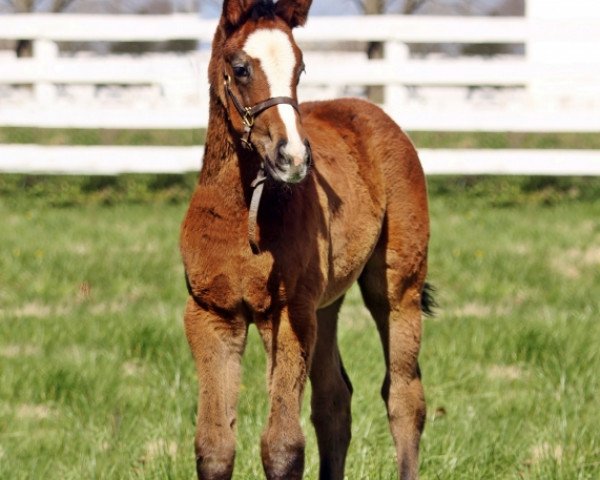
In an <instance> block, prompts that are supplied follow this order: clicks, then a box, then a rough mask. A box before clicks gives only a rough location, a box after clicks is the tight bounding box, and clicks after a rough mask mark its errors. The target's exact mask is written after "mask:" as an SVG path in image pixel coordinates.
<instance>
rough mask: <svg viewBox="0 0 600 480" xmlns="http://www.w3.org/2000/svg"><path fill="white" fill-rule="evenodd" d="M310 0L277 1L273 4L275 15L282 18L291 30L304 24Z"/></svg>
mask: <svg viewBox="0 0 600 480" xmlns="http://www.w3.org/2000/svg"><path fill="white" fill-rule="evenodd" d="M311 4H312V0H279V1H278V2H277V3H276V4H275V13H277V16H279V17H281V18H283V19H284V20H285V21H286V22H287V24H288V25H289V26H290V27H291V28H295V27H301V26H302V25H304V24H305V23H306V17H308V10H309V9H310V5H311Z"/></svg>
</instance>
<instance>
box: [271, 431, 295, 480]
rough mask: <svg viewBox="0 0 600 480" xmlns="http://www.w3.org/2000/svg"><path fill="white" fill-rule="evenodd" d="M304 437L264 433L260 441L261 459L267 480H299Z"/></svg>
mask: <svg viewBox="0 0 600 480" xmlns="http://www.w3.org/2000/svg"><path fill="white" fill-rule="evenodd" d="M305 443H306V442H305V440H304V436H303V435H302V434H301V433H300V435H293V434H291V433H290V432H282V433H281V434H280V435H272V434H270V433H269V432H265V434H263V436H262V440H261V457H262V462H263V468H264V470H265V474H266V476H267V479H268V480H296V479H298V480H300V479H301V478H302V472H303V470H304V447H305Z"/></svg>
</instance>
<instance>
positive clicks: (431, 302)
mask: <svg viewBox="0 0 600 480" xmlns="http://www.w3.org/2000/svg"><path fill="white" fill-rule="evenodd" d="M434 292H435V287H434V286H433V285H431V284H430V283H428V282H425V285H424V286H423V291H422V292H421V311H422V312H423V313H424V314H425V315H426V316H428V317H433V316H434V315H435V308H436V307H437V306H438V304H437V303H436V301H435V298H433V294H434Z"/></svg>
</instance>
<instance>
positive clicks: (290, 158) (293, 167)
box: [265, 140, 312, 183]
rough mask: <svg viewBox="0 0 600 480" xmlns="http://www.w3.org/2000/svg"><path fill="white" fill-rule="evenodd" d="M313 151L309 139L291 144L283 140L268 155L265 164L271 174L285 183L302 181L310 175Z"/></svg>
mask: <svg viewBox="0 0 600 480" xmlns="http://www.w3.org/2000/svg"><path fill="white" fill-rule="evenodd" d="M311 163H312V151H311V148H310V144H309V143H308V140H305V141H304V142H303V143H299V144H297V145H291V144H289V143H288V142H287V141H285V140H281V141H280V142H279V143H278V144H277V146H276V147H275V149H274V151H273V152H272V153H271V154H270V155H268V156H267V161H266V162H265V166H266V169H267V172H268V173H269V175H270V176H271V177H272V178H273V179H274V180H277V181H280V182H283V183H300V182H301V181H302V180H304V179H305V178H306V176H307V175H308V171H309V168H310V165H311Z"/></svg>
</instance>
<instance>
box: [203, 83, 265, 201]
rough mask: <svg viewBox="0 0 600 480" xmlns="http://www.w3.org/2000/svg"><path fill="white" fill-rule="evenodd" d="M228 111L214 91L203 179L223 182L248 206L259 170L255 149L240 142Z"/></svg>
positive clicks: (229, 190)
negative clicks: (246, 147) (244, 147)
mask: <svg viewBox="0 0 600 480" xmlns="http://www.w3.org/2000/svg"><path fill="white" fill-rule="evenodd" d="M237 144H238V140H237V139H235V138H234V136H233V132H232V130H231V127H230V124H229V120H228V118H227V111H226V109H225V107H224V106H223V104H222V103H221V102H220V100H219V99H218V98H217V96H216V95H215V94H214V93H212V92H211V99H210V107H209V118H208V129H207V132H206V148H205V151H204V160H203V166H202V171H201V172H200V179H199V182H200V184H201V185H207V186H208V185H212V186H219V187H222V188H223V189H226V190H227V191H228V192H229V193H230V194H232V195H234V196H236V197H237V198H236V199H237V200H238V201H239V202H242V203H243V204H244V205H245V206H246V207H247V206H248V205H249V202H250V197H251V188H252V187H251V183H252V181H253V180H254V178H255V177H256V174H257V172H258V165H259V160H258V159H256V158H254V157H253V156H254V155H256V154H255V153H252V152H248V151H246V150H243V149H242V148H240V147H238V146H236V145H237Z"/></svg>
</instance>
